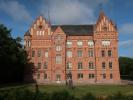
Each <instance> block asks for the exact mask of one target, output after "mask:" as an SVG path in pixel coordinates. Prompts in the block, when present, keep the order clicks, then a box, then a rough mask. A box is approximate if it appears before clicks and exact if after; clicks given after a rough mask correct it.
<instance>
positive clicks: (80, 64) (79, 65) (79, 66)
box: [78, 61, 83, 69]
mask: <svg viewBox="0 0 133 100" xmlns="http://www.w3.org/2000/svg"><path fill="white" fill-rule="evenodd" d="M78 69H83V64H82V62H81V61H80V62H78Z"/></svg>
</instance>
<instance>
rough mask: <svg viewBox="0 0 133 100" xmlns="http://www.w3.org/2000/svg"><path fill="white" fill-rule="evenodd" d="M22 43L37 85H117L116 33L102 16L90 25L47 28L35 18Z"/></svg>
mask: <svg viewBox="0 0 133 100" xmlns="http://www.w3.org/2000/svg"><path fill="white" fill-rule="evenodd" d="M24 41H25V42H24V45H25V49H26V51H27V53H28V56H29V58H30V62H33V64H34V71H33V72H32V73H31V74H32V78H33V79H34V80H36V81H37V82H38V83H65V82H66V81H67V80H68V79H70V78H72V80H73V83H74V84H76V83H83V84H88V83H94V84H95V83H119V82H120V74H119V63H118V31H117V27H116V25H115V24H114V23H113V22H112V21H111V20H110V19H108V18H107V17H106V16H105V14H104V13H103V12H101V13H100V15H99V18H98V21H97V22H96V24H93V25H50V24H49V23H48V22H47V21H46V19H45V18H43V17H42V16H39V17H38V18H37V19H36V21H35V22H34V23H33V24H32V25H31V27H30V28H29V30H28V31H27V32H26V33H25V35H24ZM27 67H28V66H27ZM27 78H28V76H27Z"/></svg>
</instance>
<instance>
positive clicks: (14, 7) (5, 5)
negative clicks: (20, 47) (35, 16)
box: [0, 0, 32, 22]
mask: <svg viewBox="0 0 133 100" xmlns="http://www.w3.org/2000/svg"><path fill="white" fill-rule="evenodd" d="M0 11H3V12H5V13H6V14H8V15H9V16H11V17H12V18H13V20H14V21H20V22H23V21H24V20H26V21H28V20H31V19H32V17H31V16H30V14H29V12H28V11H27V9H26V7H25V6H24V5H22V4H20V3H19V2H18V1H15V0H13V1H4V0H2V1H1V2H0Z"/></svg>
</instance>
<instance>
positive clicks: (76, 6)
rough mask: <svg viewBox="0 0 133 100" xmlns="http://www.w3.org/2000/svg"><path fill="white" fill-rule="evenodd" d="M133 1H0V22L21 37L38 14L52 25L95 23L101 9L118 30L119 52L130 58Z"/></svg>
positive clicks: (131, 55)
mask: <svg viewBox="0 0 133 100" xmlns="http://www.w3.org/2000/svg"><path fill="white" fill-rule="evenodd" d="M132 5H133V0H0V24H4V25H6V26H7V27H8V28H10V29H12V36H13V37H17V36H21V37H22V38H23V35H24V33H25V32H26V31H27V30H28V28H29V27H30V25H31V24H32V23H33V21H34V20H35V19H36V17H37V16H39V15H43V16H44V17H45V18H46V19H47V20H49V18H48V9H49V15H50V21H51V23H52V24H95V23H96V21H97V18H98V15H99V11H100V9H101V8H102V9H103V10H104V12H105V14H106V15H107V16H108V18H111V19H112V20H113V21H114V22H115V23H116V24H117V27H118V30H119V55H120V56H129V57H133V11H132V10H133V6H132Z"/></svg>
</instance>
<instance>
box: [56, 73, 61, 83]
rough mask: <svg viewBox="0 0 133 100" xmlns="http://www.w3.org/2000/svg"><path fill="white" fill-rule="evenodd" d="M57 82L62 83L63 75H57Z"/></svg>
mask: <svg viewBox="0 0 133 100" xmlns="http://www.w3.org/2000/svg"><path fill="white" fill-rule="evenodd" d="M56 82H57V83H61V75H60V74H57V75H56Z"/></svg>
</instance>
